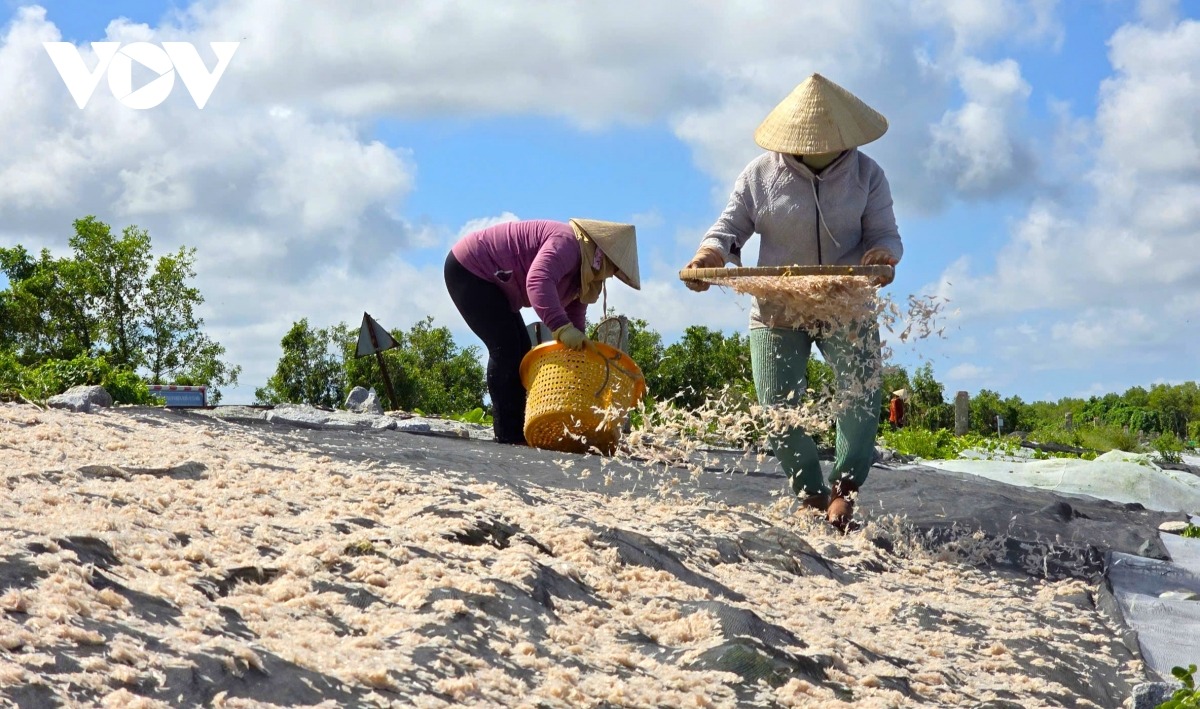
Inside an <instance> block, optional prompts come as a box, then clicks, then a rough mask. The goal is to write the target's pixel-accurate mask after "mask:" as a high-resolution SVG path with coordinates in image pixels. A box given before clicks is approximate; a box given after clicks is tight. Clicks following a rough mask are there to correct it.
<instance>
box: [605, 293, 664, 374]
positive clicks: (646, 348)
mask: <svg viewBox="0 0 1200 709" xmlns="http://www.w3.org/2000/svg"><path fill="white" fill-rule="evenodd" d="M614 313H615V311H614V310H613V309H612V308H609V312H608V314H609V315H612V314H614ZM587 333H588V337H590V338H592V339H595V337H596V323H589V325H588V328H587ZM665 351H666V349H665V348H664V347H663V341H662V335H660V334H659V333H658V332H656V331H655V330H653V329H652V328H651V327H650V323H648V322H646V321H645V320H643V319H641V318H630V319H629V343H628V348H627V351H626V354H628V355H629V357H630V359H632V360H633V361H634V362H636V363H637V366H638V369H640V370H642V376H644V377H645V378H646V381H647V382H650V381H652V380H653V379H654V378H655V377H656V376H657V373H658V367H659V365H660V364H661V363H662V358H663V354H664V353H665Z"/></svg>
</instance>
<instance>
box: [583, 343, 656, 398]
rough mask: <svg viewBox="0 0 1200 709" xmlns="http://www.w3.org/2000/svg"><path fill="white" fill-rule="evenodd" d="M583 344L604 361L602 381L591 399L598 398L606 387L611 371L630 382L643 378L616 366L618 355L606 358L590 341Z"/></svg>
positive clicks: (619, 357)
mask: <svg viewBox="0 0 1200 709" xmlns="http://www.w3.org/2000/svg"><path fill="white" fill-rule="evenodd" d="M584 344H585V345H586V346H588V347H590V348H591V350H592V351H593V352H595V353H596V354H598V355H600V359H602V360H604V381H602V382H600V388H599V389H597V390H596V392H595V393H594V394H592V398H594V399H595V398H599V397H600V393H601V392H603V391H604V389H605V388H606V387H608V378H609V376H610V375H611V374H612V370H613V369H616V370H617V371H619V372H620V373H621V374H624V375H625V376H626V377H629V379H630V381H637V380H638V379H644V378H645V377H639V376H638V375H636V374H634V373H633V372H631V371H629V370H628V369H625V368H624V367H622V366H621V365H619V364H617V361H618V360H620V359H621V355H620V354H617V355H616V356H615V357H608V356H607V355H605V354H604V353H603V352H601V351H600V348H599V347H596V345H595V344H594V343H593V342H592V341H591V340H590V339H588V340H584Z"/></svg>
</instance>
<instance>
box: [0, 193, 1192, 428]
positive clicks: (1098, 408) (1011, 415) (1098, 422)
mask: <svg viewBox="0 0 1200 709" xmlns="http://www.w3.org/2000/svg"><path fill="white" fill-rule="evenodd" d="M73 227H74V235H73V236H71V238H70V239H69V241H68V244H69V246H70V249H71V253H70V255H69V256H65V257H55V256H53V255H52V254H51V253H50V252H49V250H42V251H41V252H40V253H39V254H37V255H34V254H31V253H29V252H28V251H27V250H26V249H24V248H23V247H21V246H19V245H18V246H15V247H12V248H0V272H3V273H4V275H5V276H6V277H7V278H8V281H9V283H8V287H7V288H6V289H4V290H0V397H4V398H14V396H16V395H23V396H25V397H26V398H33V399H44V398H46V397H48V396H51V395H53V394H57V393H60V392H61V391H63V390H65V389H66V388H69V387H70V386H73V385H75V384H103V385H104V386H105V387H106V388H108V389H109V390H110V393H112V394H113V396H114V398H115V399H116V400H117V401H118V402H121V403H147V402H149V401H151V399H150V398H149V395H148V392H147V390H146V387H145V384H146V383H151V384H163V383H175V384H203V385H206V386H208V387H209V391H210V400H211V401H212V403H216V402H218V401H219V400H220V397H221V394H220V389H221V387H226V386H231V385H235V384H236V383H237V381H238V375H239V374H240V372H241V368H240V367H238V366H234V365H231V364H230V363H228V362H226V361H225V360H224V355H225V348H224V347H223V346H222V345H221V344H220V343H218V342H216V341H215V340H213V339H211V338H210V337H209V336H208V335H207V334H205V332H204V330H203V326H204V321H203V319H202V318H200V317H199V316H198V315H197V309H198V308H199V306H200V305H201V304H202V303H203V302H204V298H203V296H202V295H201V294H200V292H199V290H198V289H197V288H196V287H195V286H194V285H193V284H192V281H193V279H194V278H195V276H196V273H195V269H194V264H195V253H196V252H195V249H191V248H187V247H180V248H179V249H178V250H176V251H174V252H172V253H168V254H165V255H161V256H158V257H157V258H156V257H155V256H154V255H153V253H152V244H151V240H150V236H149V234H148V233H147V232H146V231H144V230H141V229H138V228H137V227H136V226H129V227H126V228H125V229H124V230H123V231H122V232H121V233H120V234H119V235H117V234H114V233H113V231H112V230H111V229H110V228H109V226H108V225H107V224H104V223H103V222H100V221H99V220H97V219H96V218H95V217H91V216H89V217H85V218H83V219H79V220H76V221H75V222H74V224H73ZM589 327H590V329H591V334H592V335H593V336H594V335H595V324H592V325H590V326H589ZM391 334H392V336H393V338H394V339H395V340H396V341H397V343H398V344H399V347H397V348H395V349H392V350H388V351H387V352H385V353H384V355H383V356H384V361H385V362H386V363H387V367H388V370H389V372H390V373H391V375H392V378H393V385H394V389H395V393H396V398H397V401H396V402H395V406H398V407H399V408H401V409H405V410H409V411H414V410H416V411H422V412H424V413H428V414H440V415H454V414H462V413H466V412H469V411H472V410H473V409H477V408H485V395H486V391H487V388H486V384H485V378H484V369H483V365H482V364H481V363H480V359H481V352H480V350H479V348H477V347H475V346H469V347H461V346H460V345H458V343H456V342H455V341H454V337H453V335H452V333H451V332H450V330H449V329H448V328H447V327H445V326H438V325H435V324H434V321H433V318H432V317H426V318H424V319H422V320H420V321H418V322H417V323H415V324H414V325H412V327H410V328H409V329H408V330H393V331H392V333H391ZM356 344H357V328H355V327H352V326H350V325H348V324H346V323H344V322H343V323H339V324H336V325H329V326H325V327H314V326H313V325H311V324H310V323H309V321H308V319H307V318H305V319H301V320H299V321H297V322H295V323H293V324H292V326H291V328H290V329H289V330H288V331H287V332H286V333H285V334H284V335H283V338H282V339H281V341H280V349H281V352H282V354H281V356H280V359H279V361H278V363H277V364H276V367H275V372H274V373H273V374H272V375H271V376H270V378H269V379H268V380H267V382H266V383H265V384H264V385H263V386H262V387H259V388H257V389H256V390H255V397H256V401H257V403H259V404H267V405H269V404H279V403H284V402H290V403H306V404H312V405H316V406H325V407H330V408H334V407H338V406H340V405H341V404H342V402H344V401H345V397H346V395H347V393H348V392H349V390H350V389H351V388H353V387H355V386H364V387H369V388H374V389H375V390H376V392H379V393H380V395H381V397H382V395H383V392H384V387H383V382H382V378H381V375H380V372H379V368H378V366H377V364H376V361H375V358H373V357H367V358H361V359H360V358H356V357H355V356H354V352H355V347H356ZM628 350H629V354H630V356H631V357H632V358H633V359H634V361H635V362H637V363H638V365H639V366H640V367H641V369H642V372H643V374H644V375H645V377H646V383H647V389H648V396H649V397H650V398H652V399H654V400H656V401H665V400H668V399H670V400H672V401H673V402H675V404H676V405H679V406H683V407H689V408H696V407H698V406H700V405H701V404H702V403H703V402H704V401H706V400H707V399H709V398H710V397H713V396H716V395H717V394H718V393H719V392H722V391H728V390H732V391H734V392H736V393H739V394H741V395H743V397H744V398H745V399H746V400H747V401H749V400H752V399H753V397H754V384H753V378H752V376H751V370H750V342H749V338H748V337H747V336H745V335H742V334H740V333H737V332H734V333H732V334H728V335H726V334H725V333H723V332H721V331H718V330H713V329H710V328H707V327H704V326H700V325H695V326H691V327H688V328H687V329H686V330H684V332H683V335H682V336H681V337H680V338H679V340H678V341H676V342H674V343H671V344H669V345H667V344H664V342H663V339H662V336H661V335H660V334H659V333H658V332H656V331H654V330H653V329H652V328H651V327H650V326H649V324H648V323H647V322H646V321H645V320H641V319H633V320H631V321H630V322H629V347H628ZM808 378H809V382H808V385H809V388H811V389H816V390H821V389H824V388H826V387H828V386H829V385H830V384H831V383H832V381H833V373H832V371H831V370H830V369H829V367H828V365H826V364H825V363H823V362H821V361H820V360H819V359H817V358H815V357H814V358H811V359H810V360H809V367H808ZM883 379H884V382H883V386H884V391H885V393H886V392H891V391H894V390H897V389H907V390H908V391H909V392H910V397H909V401H908V409H909V413H908V424H907V425H908V426H910V427H912V428H915V429H919V430H925V431H935V432H936V431H945V430H953V428H954V407H953V402H952V398H953V393H951V394H950V395H949V399H950V400H948V396H947V392H946V391H945V388H944V386H943V385H942V384H941V383H940V382H938V381H937V379H936V378H935V377H934V373H933V368H932V365H930V364H929V363H925V364H924V365H922V366H920V367H917V368H915V369H913V370H911V371H909V370H908V369H906V368H904V367H901V366H897V365H894V364H887V365H886V366H885V367H884V375H883ZM970 398H971V406H970V422H969V426H970V430H971V431H972V432H974V433H977V434H980V435H997V434H1011V433H1014V432H1025V433H1027V434H1030V435H1032V436H1034V437H1035V438H1036V439H1037V440H1041V441H1056V442H1062V443H1065V444H1069V445H1076V446H1087V445H1091V446H1093V447H1097V448H1111V447H1127V446H1128V445H1131V439H1132V441H1133V442H1136V440H1137V439H1138V438H1145V437H1153V436H1170V437H1172V438H1174V439H1176V440H1178V441H1180V442H1184V441H1189V442H1190V444H1191V445H1193V446H1194V445H1195V442H1196V441H1197V439H1200V389H1198V387H1197V384H1196V382H1190V381H1189V382H1184V383H1182V384H1154V385H1152V386H1151V387H1150V388H1149V389H1147V388H1144V387H1141V386H1135V387H1131V388H1129V389H1127V390H1126V391H1125V392H1124V393H1121V394H1116V393H1110V394H1106V395H1104V396H1092V397H1088V398H1074V397H1064V398H1061V399H1059V400H1057V401H1054V402H1048V401H1036V402H1031V403H1026V402H1024V401H1022V400H1021V398H1020V397H1017V396H1008V397H1004V396H1002V395H1001V394H1000V393H998V392H996V391H993V390H989V389H981V390H979V391H978V392H974V393H972V394H971V396H970ZM382 403H383V405H384V406H385V407H387V408H391V407H392V406H393V404H392V402H390V401H386V400H382ZM886 406H887V396H885V397H884V403H883V406H882V407H881V410H880V421H881V425H882V426H886V425H887V424H886V420H887V409H886ZM1067 414H1070V417H1071V420H1072V421H1073V423H1074V425H1073V426H1070V427H1068V426H1067ZM997 417H999V418H1000V420H1001V421H1002V424H1001V425H1000V426H999V429H998V428H997Z"/></svg>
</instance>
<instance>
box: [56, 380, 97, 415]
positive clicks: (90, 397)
mask: <svg viewBox="0 0 1200 709" xmlns="http://www.w3.org/2000/svg"><path fill="white" fill-rule="evenodd" d="M46 403H47V404H49V405H50V406H51V407H53V408H55V409H70V410H71V411H76V412H82V413H85V414H90V413H91V412H92V409H95V408H108V407H110V406H112V405H113V400H112V397H111V396H109V393H108V392H107V391H105V390H104V387H101V386H76V387H71V388H70V389H68V390H66V391H65V392H63V393H62V394H59V395H58V396H52V397H50V399H49V400H48V401H47V402H46Z"/></svg>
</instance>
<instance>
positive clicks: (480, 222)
mask: <svg viewBox="0 0 1200 709" xmlns="http://www.w3.org/2000/svg"><path fill="white" fill-rule="evenodd" d="M518 220H519V217H518V216H517V215H515V214H513V213H512V212H501V213H500V214H499V215H498V216H494V217H478V218H475V219H469V220H467V223H466V224H463V225H462V227H461V228H459V230H458V234H457V235H456V236H455V239H461V238H462V237H464V236H466V235H467V234H470V233H471V232H474V231H479V230H480V229H487V228H488V227H490V226H496V225H497V224H504V223H505V222H515V221H518Z"/></svg>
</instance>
